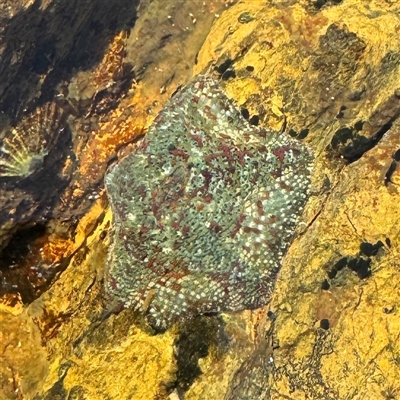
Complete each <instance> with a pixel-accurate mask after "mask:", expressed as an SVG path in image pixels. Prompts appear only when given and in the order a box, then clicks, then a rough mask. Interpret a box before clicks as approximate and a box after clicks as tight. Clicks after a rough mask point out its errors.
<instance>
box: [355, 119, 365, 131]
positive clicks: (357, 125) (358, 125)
mask: <svg viewBox="0 0 400 400" xmlns="http://www.w3.org/2000/svg"><path fill="white" fill-rule="evenodd" d="M363 126H364V121H357V122H356V123H355V124H354V129H355V130H356V131H358V132H360V131H362V128H363Z"/></svg>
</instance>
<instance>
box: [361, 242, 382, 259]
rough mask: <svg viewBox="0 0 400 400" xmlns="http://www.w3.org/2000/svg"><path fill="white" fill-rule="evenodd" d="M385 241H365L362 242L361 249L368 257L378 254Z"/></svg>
mask: <svg viewBox="0 0 400 400" xmlns="http://www.w3.org/2000/svg"><path fill="white" fill-rule="evenodd" d="M381 247H383V243H382V242H381V241H380V240H379V241H378V242H376V243H375V244H372V243H368V242H363V243H361V244H360V251H361V253H363V254H364V255H366V256H367V257H371V256H376V255H377V254H378V251H379V249H380V248H381Z"/></svg>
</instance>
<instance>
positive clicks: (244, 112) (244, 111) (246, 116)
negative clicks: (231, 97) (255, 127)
mask: <svg viewBox="0 0 400 400" xmlns="http://www.w3.org/2000/svg"><path fill="white" fill-rule="evenodd" d="M240 113H241V114H242V117H243V118H244V119H247V120H248V119H249V118H250V114H249V110H248V109H247V108H241V109H240Z"/></svg>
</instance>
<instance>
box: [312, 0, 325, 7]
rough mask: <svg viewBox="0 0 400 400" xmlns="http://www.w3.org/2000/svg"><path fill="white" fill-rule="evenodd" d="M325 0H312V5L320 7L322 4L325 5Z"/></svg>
mask: <svg viewBox="0 0 400 400" xmlns="http://www.w3.org/2000/svg"><path fill="white" fill-rule="evenodd" d="M326 1H327V0H317V1H315V2H314V7H315V8H321V7H322V6H324V5H325V3H326Z"/></svg>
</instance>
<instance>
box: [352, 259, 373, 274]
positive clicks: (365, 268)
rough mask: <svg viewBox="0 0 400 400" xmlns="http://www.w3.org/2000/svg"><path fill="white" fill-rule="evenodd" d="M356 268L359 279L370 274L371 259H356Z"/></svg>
mask: <svg viewBox="0 0 400 400" xmlns="http://www.w3.org/2000/svg"><path fill="white" fill-rule="evenodd" d="M357 264H358V269H357V271H356V272H357V276H358V277H359V278H360V279H365V278H368V277H370V276H371V260H370V259H367V260H364V259H362V258H360V260H358V263H357Z"/></svg>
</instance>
